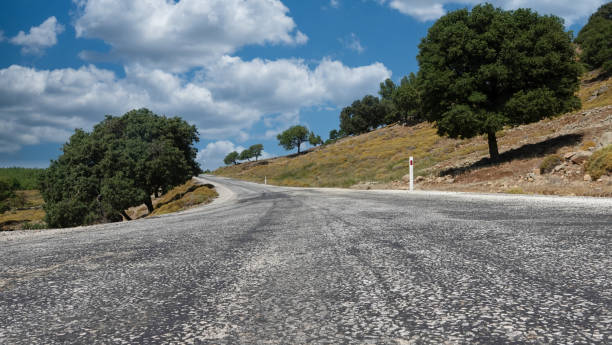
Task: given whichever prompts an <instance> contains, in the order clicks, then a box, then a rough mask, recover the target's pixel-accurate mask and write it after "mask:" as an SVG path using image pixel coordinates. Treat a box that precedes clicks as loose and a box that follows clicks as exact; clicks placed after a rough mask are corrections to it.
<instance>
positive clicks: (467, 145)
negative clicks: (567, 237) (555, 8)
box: [214, 4, 612, 196]
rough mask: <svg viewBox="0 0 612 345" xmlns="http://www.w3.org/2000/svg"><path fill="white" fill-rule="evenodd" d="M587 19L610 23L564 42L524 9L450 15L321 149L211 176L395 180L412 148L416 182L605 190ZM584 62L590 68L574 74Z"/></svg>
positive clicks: (398, 183)
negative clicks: (404, 68)
mask: <svg viewBox="0 0 612 345" xmlns="http://www.w3.org/2000/svg"><path fill="white" fill-rule="evenodd" d="M609 6H610V4H607V5H604V6H603V7H602V9H600V10H599V12H602V11H603V12H602V13H607V12H605V11H607V8H608V7H609ZM599 12H598V13H599ZM594 18H595V19H594ZM597 18H607V19H606V20H607V21H609V20H610V19H611V18H610V16H609V15H601V14H597V15H594V16H592V17H591V21H592V20H597V22H598V23H597V25H596V27H597V28H598V29H597V30H594V29H589V28H587V29H584V30H583V31H581V34H580V35H581V40H577V41H576V42H572V36H571V33H569V32H566V31H565V30H564V26H563V23H562V21H561V20H560V19H559V18H557V17H554V16H540V15H538V14H537V13H535V12H533V11H531V10H525V9H521V10H516V11H503V10H501V9H497V8H494V7H493V6H491V5H479V6H475V7H474V9H473V10H472V11H468V10H457V11H453V12H450V13H449V14H447V15H446V16H443V17H442V18H440V19H439V20H438V21H437V22H436V23H435V24H434V25H433V26H432V27H431V28H430V30H429V32H428V35H427V37H425V38H424V39H423V40H422V43H421V45H420V46H419V48H420V52H419V56H418V57H417V58H418V60H419V66H420V70H419V72H418V73H417V74H411V75H410V76H407V77H404V78H403V79H402V80H401V83H400V84H399V85H396V84H395V83H394V82H393V81H391V80H386V81H384V82H383V83H381V84H380V90H379V93H378V94H379V97H376V96H372V95H366V96H364V97H363V98H362V99H359V100H356V101H354V102H353V103H352V104H351V105H350V106H347V107H345V108H344V109H342V111H341V112H340V115H339V117H340V128H339V129H337V130H336V129H334V130H332V131H331V132H330V135H329V139H328V140H326V141H325V143H324V145H322V146H320V147H311V148H310V149H308V150H307V151H306V152H304V153H305V154H302V155H292V156H286V157H278V158H274V159H267V160H263V161H260V162H245V163H243V164H240V165H235V166H226V167H222V168H219V169H218V170H216V171H215V172H214V173H215V174H218V175H222V176H228V177H234V178H239V179H245V180H250V181H255V182H262V181H263V180H264V178H266V179H267V181H268V182H269V183H273V184H279V185H287V186H317V187H351V186H352V187H356V188H359V187H363V186H367V188H371V186H373V185H377V186H378V187H379V188H403V187H404V186H403V181H402V178H403V177H404V175H405V174H406V172H407V170H408V160H409V157H410V156H414V158H415V161H416V162H417V163H416V166H415V173H416V176H421V177H420V179H419V185H420V186H421V187H422V188H434V189H450V190H473V191H498V192H512V193H541V194H564V195H568V194H580V195H598V196H612V187H611V186H612V183H608V182H606V181H608V180H607V178H608V177H607V176H609V172H606V171H607V170H605V169H606V168H603V169H604V170H601V169H602V168H600V167H601V166H603V167H605V166H606V165H605V164H606V163H605V162H607V158H601V157H608V156H607V155H605V154H603V153H598V154H597V155H595V154H593V152H594V151H595V150H596V149H597V148H598V147H599V146H600V145H602V143H604V144H605V140H604V137H605V134H606V132H608V131H610V129H611V128H612V127H611V126H612V122H611V121H612V118H611V115H610V114H612V107H611V106H610V105H611V104H612V92H610V86H611V85H610V84H611V82H610V80H611V79H610V77H609V74H608V72H607V70H606V69H605V68H604V66H603V64H600V63H589V64H587V65H584V64H585V61H589V58H588V57H585V55H584V54H589V53H585V52H584V50H583V51H582V53H580V52H581V50H580V42H587V41H588V42H591V43H592V42H595V41H596V40H593V39H591V38H590V35H595V36H596V35H600V32H601V31H602V30H604V29H601V27H606V28H607V25H608V23H607V22H605V23H603V22H602V20H601V19H597ZM602 23H603V24H602ZM606 30H607V29H606ZM597 37H599V36H597ZM579 41H580V42H579ZM604 41H605V42H603V44H604V45H605V44H609V42H610V40H604ZM576 43H578V46H576ZM591 43H584V44H586V45H588V44H591ZM597 43H598V44H599V43H602V42H599V41H597ZM593 44H594V43H593ZM487 47H488V48H487ZM510 47H511V49H510ZM604 48H605V47H604ZM604 48H602V49H604ZM579 59H583V60H582V62H578V60H579ZM607 61H611V60H610V58H607ZM581 64H582V65H581ZM584 66H586V67H587V68H597V69H596V70H594V71H591V72H588V73H584V74H582V76H581V72H582V71H584V70H585V69H586V68H585V67H584ZM561 115H563V116H561ZM280 137H281V136H280V135H279V140H280ZM281 146H282V144H281ZM292 148H295V145H294V146H293V147H292ZM604 152H607V151H605V150H604ZM591 155H593V158H591V159H590V160H588V159H589V157H590V156H591ZM487 156H488V157H487ZM547 157H550V158H548V159H547V160H546V158H547ZM544 160H546V162H545V161H544ZM587 160H588V161H589V163H588V164H591V165H588V164H587V165H585V164H586V163H585V162H586V161H587ZM595 161H596V162H597V163H590V162H595ZM591 166H592V167H593V168H590V167H591ZM593 169H594V170H593ZM595 171H604V173H602V174H599V173H598V172H595ZM590 172H592V174H590ZM536 175H537V176H536ZM583 175H584V176H583ZM523 183H525V185H524V186H523ZM597 183H599V184H597ZM551 185H552V186H551ZM453 188H454V189H453Z"/></svg>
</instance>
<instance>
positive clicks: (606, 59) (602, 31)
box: [576, 2, 612, 74]
mask: <svg viewBox="0 0 612 345" xmlns="http://www.w3.org/2000/svg"><path fill="white" fill-rule="evenodd" d="M576 43H578V44H579V45H580V49H581V50H582V53H581V54H580V60H581V61H582V62H584V63H586V64H587V65H588V66H589V67H590V68H599V67H602V68H603V70H604V72H605V73H607V74H612V2H608V3H607V4H605V5H603V6H601V7H600V8H599V9H598V10H597V12H595V13H593V15H591V17H590V18H589V21H588V23H587V24H586V25H585V26H583V27H582V29H581V30H580V32H579V33H578V37H576Z"/></svg>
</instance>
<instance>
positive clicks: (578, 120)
mask: <svg viewBox="0 0 612 345" xmlns="http://www.w3.org/2000/svg"><path fill="white" fill-rule="evenodd" d="M587 79H588V78H585V81H584V83H583V87H582V88H581V90H580V92H579V96H580V97H581V99H582V102H583V109H582V110H580V111H577V112H574V113H571V114H564V115H561V116H559V117H555V118H551V119H545V120H542V121H539V122H537V123H533V124H529V125H523V126H519V127H515V128H506V129H504V130H503V131H501V132H499V133H498V144H499V149H500V153H501V154H502V162H501V163H500V164H496V165H490V164H489V161H488V158H487V157H488V146H487V140H486V137H484V136H480V137H476V138H472V139H467V140H454V139H449V138H446V137H439V136H438V135H437V134H436V129H435V128H434V127H433V126H432V125H431V124H428V123H422V124H419V125H416V126H413V127H404V126H399V125H394V126H388V127H385V128H381V129H379V130H376V131H373V132H370V133H366V134H363V135H360V136H355V137H349V138H344V139H342V140H340V141H338V142H336V143H334V144H330V145H326V146H322V147H317V148H315V149H312V150H310V151H308V152H306V153H305V154H302V155H299V156H295V155H292V156H286V157H279V158H273V159H268V160H263V161H259V162H247V163H243V164H239V165H236V166H228V167H222V168H219V169H218V170H216V171H215V172H214V173H215V174H217V175H221V176H227V177H233V178H238V179H243V180H248V181H254V182H260V183H261V182H263V181H264V177H267V179H268V183H271V184H277V185H285V186H311V187H350V186H353V187H363V188H366V187H367V188H406V184H405V183H404V182H402V181H401V178H402V176H404V175H405V174H406V173H407V172H408V162H409V157H410V156H413V157H414V159H415V175H416V176H430V177H436V176H440V175H448V176H452V177H449V178H447V179H445V181H446V182H442V184H441V182H440V181H437V182H436V181H435V180H433V179H432V180H431V181H429V182H427V181H426V182H423V183H420V184H419V188H426V189H446V190H465V191H480V192H512V193H538V194H565V195H569V194H577V195H596V196H612V186H610V185H609V184H607V182H604V183H603V184H602V183H599V184H598V183H597V181H595V182H589V181H583V175H584V169H583V168H582V167H581V166H569V167H568V169H566V170H567V171H563V173H564V174H563V175H562V176H561V175H560V174H557V175H556V176H555V175H551V176H542V178H541V179H539V180H538V183H532V182H533V181H531V180H529V179H527V180H526V176H528V175H529V174H530V173H533V172H534V171H535V170H538V171H539V169H538V167H539V164H540V163H541V161H542V160H543V159H544V158H545V157H547V156H549V155H551V154H565V153H568V152H573V151H579V150H593V149H594V145H595V143H596V142H597V140H598V139H599V137H600V136H601V135H602V133H604V132H606V131H611V130H612V105H611V104H612V87H610V86H612V85H610V84H611V79H610V78H608V79H605V80H598V79H597V78H594V77H593V76H591V77H590V80H587ZM529 176H531V175H529ZM451 180H452V181H451ZM528 180H529V181H528ZM447 182H448V183H447ZM523 182H529V183H530V184H529V185H525V186H523V184H524V183H523Z"/></svg>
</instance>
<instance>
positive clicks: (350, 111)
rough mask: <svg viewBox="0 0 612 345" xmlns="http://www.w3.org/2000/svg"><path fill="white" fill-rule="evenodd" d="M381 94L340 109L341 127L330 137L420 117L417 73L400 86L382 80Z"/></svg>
mask: <svg viewBox="0 0 612 345" xmlns="http://www.w3.org/2000/svg"><path fill="white" fill-rule="evenodd" d="M378 94H379V96H380V98H379V97H376V96H373V95H366V96H365V97H363V98H362V99H360V100H355V101H354V102H353V103H352V104H351V105H350V106H348V107H345V108H343V109H342V111H341V112H340V130H339V131H337V130H332V131H331V132H330V139H331V140H336V139H338V138H341V137H343V136H347V135H356V134H362V133H366V132H369V131H371V130H374V129H376V128H378V127H380V126H385V125H390V124H393V123H401V124H404V125H414V124H416V123H419V122H421V121H423V120H424V118H423V117H422V116H421V95H420V92H419V86H418V83H417V76H416V75H415V74H414V73H411V74H410V75H409V76H407V77H404V78H402V80H401V82H400V84H399V85H396V84H395V83H394V82H393V81H392V80H391V79H387V80H385V81H384V82H382V83H380V90H379V91H378Z"/></svg>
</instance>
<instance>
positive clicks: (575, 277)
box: [0, 176, 612, 344]
mask: <svg viewBox="0 0 612 345" xmlns="http://www.w3.org/2000/svg"><path fill="white" fill-rule="evenodd" d="M205 178H206V179H207V182H209V183H212V184H213V185H215V186H216V187H217V191H218V192H219V194H220V197H219V198H218V200H216V201H215V202H213V203H212V204H210V205H207V206H204V207H200V208H197V209H193V210H189V211H187V212H182V213H178V214H171V215H167V216H163V217H158V218H153V219H144V220H139V221H134V222H129V223H119V224H107V225H100V226H94V227H82V228H74V229H62V230H48V231H38V232H21V233H15V234H6V235H5V234H0V254H1V255H0V267H2V268H0V343H6V344H53V343H94V344H95V343H117V344H122V343H123V344H131V343H143V344H155V343H194V344H198V343H200V344H235V343H248V344H251V343H254V344H262V343H272V344H303V343H314V344H364V343H366V344H367V343H372V344H411V343H436V344H437V343H444V342H447V343H513V342H514V343H534V344H536V343H602V344H605V343H610V342H611V341H612V334H611V331H610V330H611V329H612V303H611V302H612V261H611V257H612V255H611V254H612V253H611V248H612V243H611V242H612V241H611V238H612V226H611V224H612V200H611V199H595V198H558V197H528V196H505V195H486V194H483V195H476V194H462V193H431V192H416V193H410V192H406V191H354V190H342V189H306V188H286V187H274V186H264V185H257V184H253V183H247V182H239V181H235V180H230V179H224V178H217V177H212V176H206V177H205Z"/></svg>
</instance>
